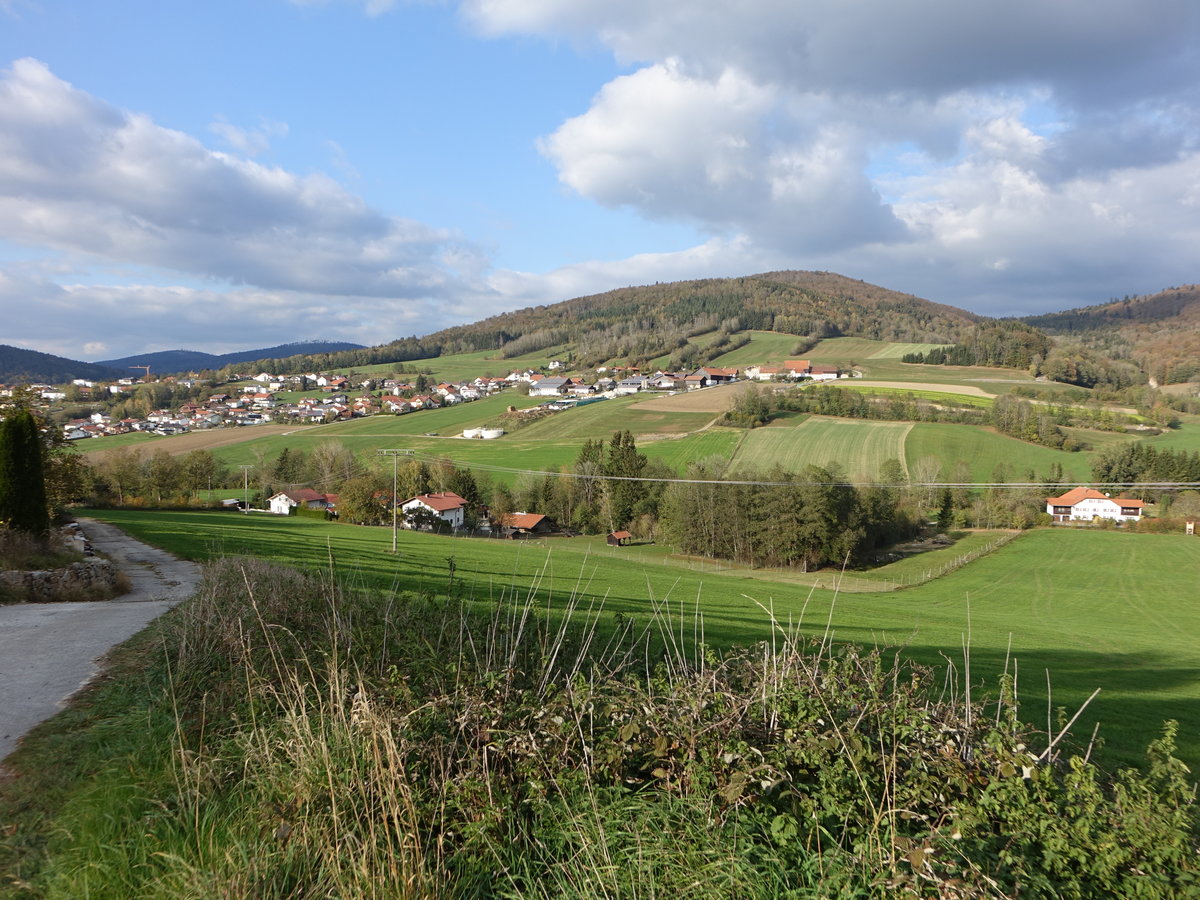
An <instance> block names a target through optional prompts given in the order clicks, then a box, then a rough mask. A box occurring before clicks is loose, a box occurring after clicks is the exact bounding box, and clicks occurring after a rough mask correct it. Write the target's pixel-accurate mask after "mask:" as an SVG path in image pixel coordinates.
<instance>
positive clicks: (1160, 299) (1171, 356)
mask: <svg viewBox="0 0 1200 900" xmlns="http://www.w3.org/2000/svg"><path fill="white" fill-rule="evenodd" d="M1023 321H1025V322H1028V323H1029V324H1031V325H1034V326H1036V327H1038V328H1040V329H1042V330H1043V331H1045V332H1047V333H1048V334H1051V335H1053V336H1055V337H1057V338H1059V340H1060V341H1061V342H1062V343H1074V344H1077V345H1078V346H1080V347H1081V348H1084V349H1087V350H1090V351H1092V352H1094V353H1100V354H1103V355H1106V356H1110V357H1113V358H1115V359H1126V360H1129V361H1131V362H1133V363H1135V364H1136V365H1137V366H1139V367H1140V368H1141V369H1142V370H1144V371H1145V372H1146V373H1147V374H1148V375H1149V376H1150V377H1152V378H1154V379H1155V380H1157V381H1158V382H1159V383H1160V384H1177V383H1180V382H1185V381H1193V380H1196V379H1197V378H1200V285H1195V284H1191V285H1183V286H1181V287H1171V288H1167V289H1166V290H1162V291H1159V292H1158V293H1156V294H1149V295H1145V296H1140V297H1124V298H1122V299H1120V300H1111V301H1109V302H1107V303H1101V304H1097V305H1095V306H1083V307H1079V308H1077V309H1069V310H1066V311H1065V312H1058V313H1048V314H1046V315H1043V316H1032V317H1028V318H1025V319H1024V320H1023Z"/></svg>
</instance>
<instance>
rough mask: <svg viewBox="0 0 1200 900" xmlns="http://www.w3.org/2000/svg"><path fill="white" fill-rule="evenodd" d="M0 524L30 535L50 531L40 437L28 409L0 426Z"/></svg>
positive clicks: (11, 415)
mask: <svg viewBox="0 0 1200 900" xmlns="http://www.w3.org/2000/svg"><path fill="white" fill-rule="evenodd" d="M0 524H5V525H7V526H8V527H10V528H14V529H16V530H18V531H26V532H29V533H31V534H43V533H45V532H46V531H48V530H49V528H50V514H49V512H48V510H47V507H46V481H45V470H44V467H43V464H42V437H41V434H40V433H39V431H38V423H37V419H36V418H34V416H33V413H31V412H30V411H29V410H27V409H19V410H16V411H13V412H10V413H9V414H8V416H7V417H6V418H5V419H4V421H3V422H0Z"/></svg>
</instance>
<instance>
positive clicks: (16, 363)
mask: <svg viewBox="0 0 1200 900" xmlns="http://www.w3.org/2000/svg"><path fill="white" fill-rule="evenodd" d="M125 374H128V373H125V372H122V373H121V375H125ZM118 377H120V376H119V375H118V374H117V370H116V369H109V368H107V367H106V366H104V365H101V364H100V363H86V362H80V361H79V360H77V359H67V358H66V357H65V356H55V355H54V354H52V353H42V352H41V351H39V350H26V349H25V348H23V347H13V346H10V345H8V344H0V384H11V383H13V382H22V381H41V382H46V383H47V384H62V383H63V382H67V381H71V380H72V379H74V378H90V379H93V380H95V381H103V380H107V379H112V378H118Z"/></svg>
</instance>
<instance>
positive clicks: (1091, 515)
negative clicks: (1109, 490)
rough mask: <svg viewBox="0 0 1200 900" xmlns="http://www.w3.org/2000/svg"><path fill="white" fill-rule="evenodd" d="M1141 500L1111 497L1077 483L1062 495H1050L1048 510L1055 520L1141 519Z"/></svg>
mask: <svg viewBox="0 0 1200 900" xmlns="http://www.w3.org/2000/svg"><path fill="white" fill-rule="evenodd" d="M1143 506H1145V504H1144V503H1142V501H1141V500H1130V499H1128V498H1127V497H1116V498H1113V497H1110V496H1108V495H1107V494H1102V493H1100V492H1099V491H1097V490H1093V489H1092V488H1084V487H1077V488H1072V489H1071V490H1069V491H1067V492H1066V493H1065V494H1063V495H1062V496H1061V497H1047V498H1046V513H1047V515H1050V516H1052V517H1053V518H1054V521H1055V522H1091V521H1092V520H1093V519H1111V520H1112V521H1114V522H1137V521H1138V520H1140V519H1141V517H1142V507H1143Z"/></svg>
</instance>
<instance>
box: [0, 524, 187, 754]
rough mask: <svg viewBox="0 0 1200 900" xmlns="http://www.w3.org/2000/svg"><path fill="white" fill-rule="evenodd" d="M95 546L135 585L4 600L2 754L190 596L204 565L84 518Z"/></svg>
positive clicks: (0, 632) (0, 613) (0, 624)
mask: <svg viewBox="0 0 1200 900" xmlns="http://www.w3.org/2000/svg"><path fill="white" fill-rule="evenodd" d="M80 524H81V525H82V526H83V530H84V533H85V534H86V535H87V537H88V539H89V540H90V541H91V542H92V546H93V547H95V548H96V550H97V551H99V552H100V553H103V554H104V555H106V556H108V557H110V558H111V559H113V560H114V561H115V562H116V563H117V565H119V566H120V567H121V569H122V571H124V572H125V574H126V575H128V576H129V580H130V583H131V584H132V586H133V589H132V590H131V591H130V592H129V593H128V594H126V595H125V596H123V597H121V598H119V599H117V600H105V601H99V602H95V603H19V604H14V605H11V606H0V760H3V759H4V757H6V756H7V755H8V754H9V753H11V752H12V751H13V749H14V748H15V747H16V744H17V741H18V740H19V739H20V737H21V736H22V735H23V734H25V733H26V732H27V731H29V729H31V728H33V726H34V725H37V724H38V723H39V722H41V721H43V720H44V719H48V718H50V717H51V716H52V715H54V714H55V713H56V712H58V711H59V710H60V709H62V708H63V707H64V706H65V705H66V701H67V700H68V699H69V698H70V697H71V695H72V694H74V693H75V692H76V691H77V690H79V688H81V687H82V686H83V685H85V684H86V683H87V682H88V681H89V680H91V679H92V678H93V677H94V676H95V675H96V673H97V672H98V671H99V665H98V663H97V660H98V658H99V657H101V656H103V655H104V654H105V653H107V652H108V650H109V649H110V648H112V647H113V646H115V645H116V644H119V643H121V641H123V640H125V639H126V638H128V637H130V636H132V635H133V634H135V633H137V632H138V631H141V630H142V629H143V628H144V627H145V626H146V625H147V623H149V622H150V620H151V619H153V618H155V617H156V616H158V615H159V614H160V613H162V612H164V611H166V610H167V609H169V608H170V607H171V606H173V605H174V604H175V603H177V602H179V601H180V600H182V599H184V598H185V597H187V596H189V595H190V594H191V593H192V592H193V591H194V590H195V587H196V585H197V584H198V583H199V580H200V567H199V566H197V565H196V564H195V563H190V562H185V561H183V560H180V559H176V558H175V557H173V556H171V555H170V554H169V553H166V552H164V551H162V550H158V549H155V548H154V547H149V546H147V545H146V544H143V543H142V542H141V541H136V540H134V539H133V538H131V537H129V536H128V535H126V534H125V533H124V532H122V531H121V530H119V529H117V528H114V527H113V526H111V525H107V524H105V523H103V522H97V521H95V520H93V519H82V520H81V521H80Z"/></svg>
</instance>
